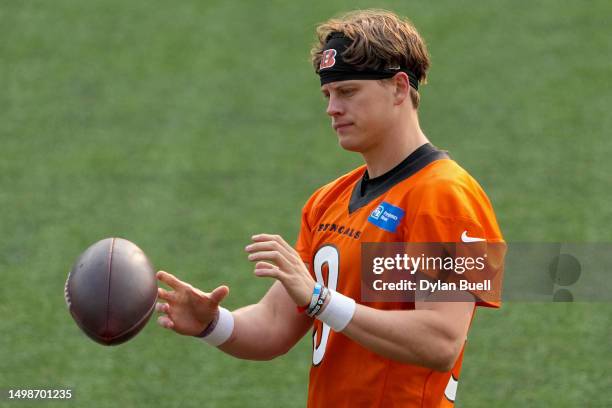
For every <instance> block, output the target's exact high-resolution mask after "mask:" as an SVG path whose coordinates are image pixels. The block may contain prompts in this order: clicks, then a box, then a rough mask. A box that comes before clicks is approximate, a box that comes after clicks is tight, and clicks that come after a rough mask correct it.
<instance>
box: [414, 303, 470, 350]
mask: <svg viewBox="0 0 612 408" xmlns="http://www.w3.org/2000/svg"><path fill="white" fill-rule="evenodd" d="M459 293H461V294H463V295H465V301H462V302H458V301H457V302H444V301H438V300H437V299H436V295H437V293H433V294H431V295H429V296H428V297H427V299H426V300H421V301H416V302H415V309H416V310H429V311H431V312H434V313H435V314H434V316H435V322H436V323H437V327H436V329H437V331H438V333H439V335H440V336H442V337H443V338H445V339H446V340H447V341H448V342H449V344H450V345H451V346H452V349H453V354H457V355H458V354H459V352H460V351H461V347H462V346H463V343H464V342H465V340H466V338H467V332H468V329H469V327H470V322H471V320H472V316H473V314H474V308H475V302H474V296H473V295H472V294H471V293H469V292H457V295H458V294H459ZM441 296H443V295H441Z"/></svg>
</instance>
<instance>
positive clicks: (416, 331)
mask: <svg viewBox="0 0 612 408" xmlns="http://www.w3.org/2000/svg"><path fill="white" fill-rule="evenodd" d="M466 313H467V311H466ZM467 320H468V321H469V319H467ZM465 330H466V331H467V327H466V328H465ZM342 333H343V334H345V335H346V336H348V337H350V338H351V339H353V340H354V341H356V342H357V343H359V344H361V345H363V346H364V347H366V348H367V349H369V350H372V351H374V352H375V353H377V354H380V355H382V356H385V357H387V358H390V359H393V360H396V361H400V362H403V363H409V364H415V365H420V366H424V367H429V368H432V369H434V370H438V371H448V370H449V369H450V368H451V367H452V365H453V364H454V361H455V360H456V358H457V356H458V355H459V352H460V351H461V347H462V345H463V343H464V341H465V337H463V338H461V337H458V336H457V335H456V332H454V331H453V330H449V328H448V324H447V323H445V321H444V319H443V318H442V316H440V312H438V311H433V310H409V311H408V310H397V311H386V310H378V309H373V308H370V307H366V306H363V305H357V308H356V310H355V315H354V316H353V319H352V320H351V322H350V323H349V325H348V326H347V327H346V328H345V329H344V330H343V331H342Z"/></svg>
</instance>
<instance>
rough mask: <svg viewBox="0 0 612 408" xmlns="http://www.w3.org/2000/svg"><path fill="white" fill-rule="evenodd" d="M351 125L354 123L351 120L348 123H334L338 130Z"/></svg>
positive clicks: (335, 128)
mask: <svg viewBox="0 0 612 408" xmlns="http://www.w3.org/2000/svg"><path fill="white" fill-rule="evenodd" d="M351 125H352V123H350V122H347V123H334V125H333V127H334V130H336V131H337V130H339V129H343V128H346V127H348V126H351Z"/></svg>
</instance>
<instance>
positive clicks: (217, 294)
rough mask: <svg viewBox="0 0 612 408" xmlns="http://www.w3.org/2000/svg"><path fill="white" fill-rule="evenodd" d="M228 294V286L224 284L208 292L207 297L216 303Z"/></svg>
mask: <svg viewBox="0 0 612 408" xmlns="http://www.w3.org/2000/svg"><path fill="white" fill-rule="evenodd" d="M228 294H229V288H228V287H227V286H225V285H222V286H219V287H218V288H216V289H215V290H213V291H212V292H210V295H208V296H209V298H210V301H211V302H212V303H214V304H215V305H218V304H219V303H221V301H222V300H223V299H225V297H226V296H227V295H228Z"/></svg>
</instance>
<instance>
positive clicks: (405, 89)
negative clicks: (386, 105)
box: [393, 72, 412, 105]
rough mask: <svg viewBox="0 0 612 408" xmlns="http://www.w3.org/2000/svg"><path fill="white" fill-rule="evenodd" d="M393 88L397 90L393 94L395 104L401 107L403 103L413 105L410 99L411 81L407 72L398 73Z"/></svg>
mask: <svg viewBox="0 0 612 408" xmlns="http://www.w3.org/2000/svg"><path fill="white" fill-rule="evenodd" d="M393 86H394V88H395V91H394V94H393V97H394V103H395V104H396V105H401V104H402V103H409V104H410V105H412V100H411V99H410V80H409V79H408V75H406V73H405V72H398V73H397V74H395V76H394V77H393Z"/></svg>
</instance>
